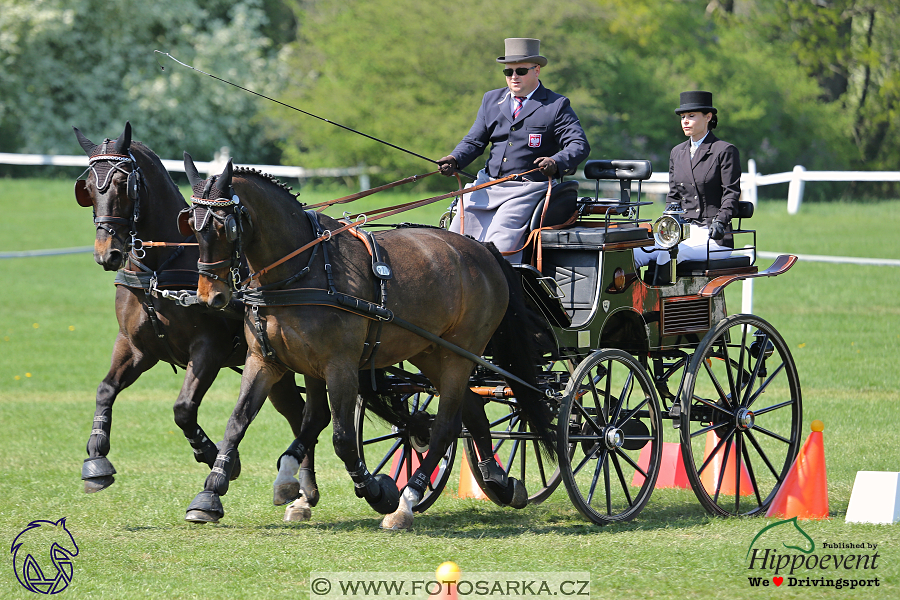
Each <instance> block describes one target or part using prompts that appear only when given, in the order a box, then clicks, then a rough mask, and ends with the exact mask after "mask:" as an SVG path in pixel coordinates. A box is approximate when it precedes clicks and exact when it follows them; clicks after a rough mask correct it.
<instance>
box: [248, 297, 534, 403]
mask: <svg viewBox="0 0 900 600" xmlns="http://www.w3.org/2000/svg"><path fill="white" fill-rule="evenodd" d="M241 300H242V301H243V302H244V304H246V305H248V306H252V307H253V310H254V314H258V310H257V309H258V307H260V306H330V307H332V308H337V309H340V310H344V311H347V312H350V313H353V314H355V315H358V316H360V317H365V318H367V319H373V320H375V319H378V320H381V321H385V322H388V323H393V324H395V325H397V326H398V327H402V328H403V329H405V330H407V331H409V332H411V333H414V334H416V335H418V336H420V337H423V338H425V339H426V340H428V341H429V342H433V343H435V344H437V345H438V346H441V347H442V348H446V349H447V350H450V351H451V352H453V353H454V354H458V355H459V356H462V357H463V358H467V359H469V360H471V361H472V362H474V363H475V364H477V365H480V366H482V367H484V368H486V369H489V370H490V371H493V372H494V373H497V374H499V375H502V376H503V377H504V378H506V379H507V380H512V381H515V382H517V383H520V384H522V385H524V386H526V387H528V388H529V389H531V390H533V391H535V392H537V393H539V394H541V395H543V394H544V392H543V391H542V390H540V389H538V388H536V387H535V386H533V385H531V384H530V383H528V382H526V381H524V380H522V379H520V378H519V377H517V376H516V375H513V374H512V373H510V372H508V371H506V370H504V369H501V368H500V367H498V366H497V365H495V364H492V363H490V362H488V361H486V360H484V359H483V358H482V357H480V356H478V355H477V354H474V353H472V352H469V351H468V350H464V349H463V348H460V347H459V346H457V345H456V344H453V343H451V342H448V341H447V340H445V339H443V338H442V337H440V336H437V335H435V334H433V333H431V332H430V331H428V330H427V329H422V328H421V327H419V326H418V325H414V324H412V323H410V322H409V321H407V320H406V319H401V318H400V317H397V316H396V315H394V313H393V312H392V311H391V310H390V309H387V308H384V307H381V306H378V305H377V304H374V303H372V302H369V301H368V300H363V299H362V298H357V297H355V296H350V295H348V294H342V293H340V292H336V293H333V294H331V293H329V292H328V291H327V290H323V289H319V288H303V289H296V290H271V291H255V290H251V291H247V292H244V293H242V294H241ZM257 330H258V331H260V332H262V330H261V329H260V328H259V327H258V328H257ZM261 344H262V342H261ZM265 345H266V346H268V342H266V344H265Z"/></svg>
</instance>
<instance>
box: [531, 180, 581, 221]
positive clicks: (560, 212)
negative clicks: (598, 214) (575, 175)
mask: <svg viewBox="0 0 900 600" xmlns="http://www.w3.org/2000/svg"><path fill="white" fill-rule="evenodd" d="M546 200H547V199H546V198H544V199H543V200H541V201H540V202H538V205H537V206H536V207H535V209H534V213H532V215H531V229H532V230H534V229H537V228H538V227H541V226H542V225H543V226H544V227H552V226H554V225H562V224H563V223H565V222H566V221H568V220H569V218H570V217H571V216H572V215H574V214H575V211H576V210H578V182H577V181H574V180H570V181H562V182H560V183H557V184H556V185H554V186H553V191H551V192H550V206H548V207H547V214H546V215H543V213H544V203H545V202H546ZM541 215H543V216H544V222H543V224H542V223H541Z"/></svg>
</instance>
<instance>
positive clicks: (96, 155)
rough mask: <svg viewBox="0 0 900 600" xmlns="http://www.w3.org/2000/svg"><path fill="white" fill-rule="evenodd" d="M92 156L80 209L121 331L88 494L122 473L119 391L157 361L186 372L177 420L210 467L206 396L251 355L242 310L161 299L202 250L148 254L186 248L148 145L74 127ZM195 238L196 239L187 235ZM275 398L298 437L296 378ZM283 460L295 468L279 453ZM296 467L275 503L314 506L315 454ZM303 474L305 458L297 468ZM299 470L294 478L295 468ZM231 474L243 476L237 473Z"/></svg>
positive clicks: (125, 135) (89, 467)
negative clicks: (88, 212) (115, 415)
mask: <svg viewBox="0 0 900 600" xmlns="http://www.w3.org/2000/svg"><path fill="white" fill-rule="evenodd" d="M75 135H76V137H77V138H78V141H79V143H80V144H81V147H82V148H83V149H84V151H85V152H86V153H87V155H88V156H89V157H90V163H89V164H90V167H89V169H88V170H89V175H88V177H87V179H86V180H79V181H78V182H77V183H76V185H75V196H76V199H77V201H78V204H80V205H81V206H84V207H92V208H93V212H94V223H95V225H96V227H97V235H96V239H95V241H94V260H96V261H97V263H98V264H100V265H101V266H102V267H103V268H104V269H106V270H107V271H118V273H117V275H116V282H115V283H116V318H117V319H118V322H119V332H118V334H117V335H116V340H115V344H114V346H113V352H112V365H111V366H110V369H109V373H107V375H106V377H105V378H104V379H103V381H102V382H101V383H100V385H99V386H98V388H97V403H96V411H95V413H94V424H93V428H92V431H91V434H90V438H89V439H88V443H87V453H88V458H87V459H85V461H84V465H83V467H82V479H84V488H85V491H86V492H96V491H99V490H102V489H104V488H106V487H108V486H110V485H112V483H113V481H114V478H113V474H114V473H115V472H116V470H115V468H114V467H113V465H112V463H111V462H110V461H109V459H108V458H107V454H108V453H109V451H110V432H111V429H112V407H113V403H114V402H115V400H116V397H117V396H118V394H119V392H121V391H122V390H124V389H125V388H127V387H128V386H129V385H131V384H132V383H134V382H135V381H136V380H137V378H138V377H140V376H141V374H142V373H144V372H145V371H147V370H148V369H150V368H151V367H152V366H154V365H155V364H156V363H157V362H159V361H163V362H168V363H170V364H172V366H173V369H174V368H175V366H176V365H177V366H179V367H182V368H184V369H185V376H184V383H183V385H182V387H181V391H180V392H179V394H178V399H177V400H176V402H175V406H174V412H175V422H176V423H177V424H178V426H179V427H180V428H181V430H182V431H183V432H184V435H185V437H187V439H188V442H189V443H190V445H191V447H192V448H193V450H194V458H195V459H196V460H197V462H202V463H206V464H207V465H208V466H209V467H210V468H212V467H213V466H214V464H215V461H216V456H217V454H218V449H217V448H216V445H215V444H214V443H213V442H212V441H210V439H209V437H208V436H207V435H206V433H204V431H203V429H202V428H201V427H200V425H199V424H198V423H197V413H198V409H199V407H200V402H201V400H202V399H203V395H204V394H205V393H206V392H207V390H208V389H209V387H210V386H211V385H212V383H213V381H214V380H215V378H216V376H217V374H218V373H219V370H220V369H222V368H223V367H239V366H240V365H242V364H243V363H244V359H245V357H246V354H247V343H246V341H245V339H244V332H243V324H242V322H241V316H240V314H239V313H237V314H236V315H234V314H233V315H231V318H229V315H228V314H227V313H225V312H223V311H210V310H208V309H207V308H206V307H203V306H199V305H196V304H194V305H192V306H187V305H183V304H182V303H179V302H176V301H174V300H172V299H164V298H163V297H162V292H163V290H166V289H179V290H184V289H196V287H197V279H198V277H199V275H198V272H197V259H198V253H197V249H196V247H177V246H176V247H170V248H147V249H143V248H142V247H141V241H140V240H141V239H143V240H146V241H150V240H152V241H162V242H172V243H180V242H183V241H184V240H185V236H183V235H181V234H180V233H179V232H178V228H177V225H176V217H177V216H178V213H179V211H181V210H183V209H185V208H187V203H185V201H184V197H183V196H182V195H181V192H180V191H179V189H178V187H177V186H176V185H175V183H174V182H173V181H172V178H171V177H170V176H169V173H168V171H166V169H165V168H164V167H163V164H162V162H161V161H160V159H159V157H158V156H156V154H154V153H153V151H152V150H150V148H148V147H147V146H145V145H144V144H142V143H140V142H137V141H132V140H131V124H130V123H126V124H125V130H124V131H123V132H122V134H121V135H120V136H119V137H118V139H116V140H109V139H107V140H105V141H104V142H103V143H102V144H94V143H93V142H91V141H90V140H89V139H88V138H86V137H85V136H84V135H83V134H82V133H81V132H80V131H78V129H75ZM191 241H193V236H191ZM269 397H270V399H271V400H272V404H273V405H274V406H275V408H276V409H277V410H278V412H280V413H281V414H282V415H284V417H285V418H286V419H287V420H288V422H289V423H290V425H291V428H292V429H293V431H294V435H295V437H296V436H297V435H299V433H300V427H301V424H302V417H303V404H304V403H303V400H302V398H301V397H300V395H299V391H298V388H297V386H296V385H295V383H294V377H293V374H290V375H289V376H287V377H284V378H282V379H280V380H279V381H277V382H274V384H273V386H272V388H271V390H270V391H269ZM282 458H283V459H284V458H287V460H280V461H279V463H280V464H288V463H291V464H294V463H295V462H296V461H294V458H293V457H290V456H289V457H282ZM308 459H309V462H308V463H307V464H305V465H304V470H301V471H300V475H301V480H302V481H301V482H298V481H297V480H296V479H293V477H292V476H289V477H283V476H279V480H276V488H275V503H276V504H283V503H286V502H289V501H291V500H293V499H294V498H297V493H298V491H297V490H298V488H299V489H302V490H303V492H304V494H305V495H306V497H307V499H308V500H309V502H310V503H312V504H315V502H316V501H317V500H318V490H317V488H316V483H315V475H314V472H313V471H312V467H311V465H312V454H311V453H309V455H308ZM296 466H297V467H298V468H299V467H300V464H299V462H296ZM293 473H297V470H296V469H294V470H293ZM231 475H232V477H236V476H237V470H236V471H235V472H233V473H232V474H231Z"/></svg>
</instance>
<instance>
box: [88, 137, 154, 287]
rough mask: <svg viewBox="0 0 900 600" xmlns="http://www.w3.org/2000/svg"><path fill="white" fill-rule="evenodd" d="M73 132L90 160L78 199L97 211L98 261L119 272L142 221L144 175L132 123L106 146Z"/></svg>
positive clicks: (96, 252) (106, 142)
mask: <svg viewBox="0 0 900 600" xmlns="http://www.w3.org/2000/svg"><path fill="white" fill-rule="evenodd" d="M73 129H75V137H76V138H77V139H78V142H79V144H81V147H82V148H83V149H84V151H85V152H86V153H87V155H88V157H89V162H88V164H89V166H88V171H87V172H88V177H87V179H84V180H82V179H79V180H78V181H76V182H75V199H76V200H77V202H78V204H79V205H80V206H84V207H88V206H90V207H93V209H94V225H95V226H96V228H97V235H96V238H95V239H94V260H95V261H97V264H99V265H101V266H102V267H103V268H104V269H106V270H107V271H116V270H118V269H120V268H122V266H123V265H124V263H125V258H126V256H127V254H128V252H129V250H130V249H131V245H132V242H133V239H134V228H135V222H136V221H137V220H138V217H139V203H138V200H139V198H140V189H141V172H140V168H139V167H138V165H137V163H136V162H135V159H134V156H133V155H132V153H131V123H125V130H124V131H123V132H122V135H120V136H119V137H118V139H116V140H110V139H106V140H104V141H103V143H102V144H95V143H93V142H92V141H91V140H89V139H88V138H87V137H85V136H84V134H82V133H81V132H80V131H79V130H78V128H77V127H73Z"/></svg>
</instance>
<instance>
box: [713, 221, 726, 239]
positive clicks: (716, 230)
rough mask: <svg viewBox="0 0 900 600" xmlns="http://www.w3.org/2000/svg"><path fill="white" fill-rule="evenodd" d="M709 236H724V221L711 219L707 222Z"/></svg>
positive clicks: (715, 237) (716, 237) (714, 237)
mask: <svg viewBox="0 0 900 600" xmlns="http://www.w3.org/2000/svg"><path fill="white" fill-rule="evenodd" d="M709 237H710V238H712V239H714V240H721V239H722V238H724V237H725V223H723V222H721V221H713V222H712V223H710V224H709Z"/></svg>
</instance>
